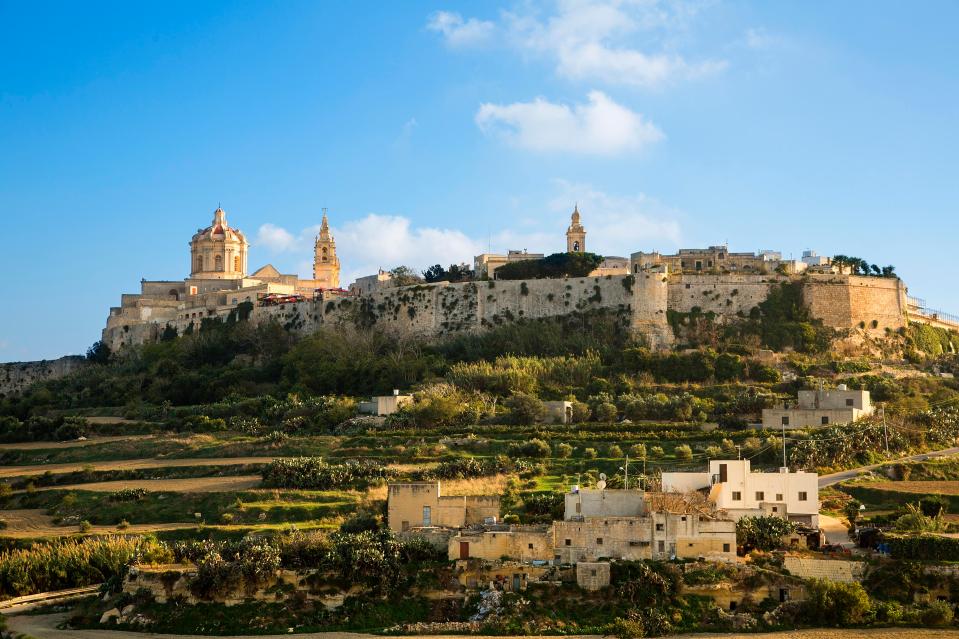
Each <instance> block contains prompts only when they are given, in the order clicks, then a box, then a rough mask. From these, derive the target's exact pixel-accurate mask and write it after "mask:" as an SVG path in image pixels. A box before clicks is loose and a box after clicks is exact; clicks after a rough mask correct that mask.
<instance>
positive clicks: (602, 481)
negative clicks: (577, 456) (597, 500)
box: [596, 479, 606, 490]
mask: <svg viewBox="0 0 959 639" xmlns="http://www.w3.org/2000/svg"><path fill="white" fill-rule="evenodd" d="M596 488H597V489H599V490H606V480H605V479H600V480H599V481H598V482H596Z"/></svg>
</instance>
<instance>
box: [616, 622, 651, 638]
mask: <svg viewBox="0 0 959 639" xmlns="http://www.w3.org/2000/svg"><path fill="white" fill-rule="evenodd" d="M606 634H607V635H612V636H614V637H616V638H617V639H636V638H637V637H645V636H646V628H644V627H643V622H642V621H640V620H639V619H636V618H629V619H624V618H623V617H616V618H615V619H613V622H612V623H611V624H609V626H607V628H606Z"/></svg>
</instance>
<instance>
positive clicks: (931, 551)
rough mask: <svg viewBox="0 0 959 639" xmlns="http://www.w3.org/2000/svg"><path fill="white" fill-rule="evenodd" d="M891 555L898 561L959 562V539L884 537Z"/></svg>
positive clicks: (918, 536) (922, 536) (887, 535)
mask: <svg viewBox="0 0 959 639" xmlns="http://www.w3.org/2000/svg"><path fill="white" fill-rule="evenodd" d="M883 542H885V543H886V544H888V545H889V553H890V554H891V555H892V556H893V557H894V558H896V559H909V560H918V561H959V539H954V538H952V537H941V536H939V535H910V536H903V535H893V534H889V533H886V534H884V535H883Z"/></svg>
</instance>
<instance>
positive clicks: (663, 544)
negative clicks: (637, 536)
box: [659, 541, 666, 552]
mask: <svg viewBox="0 0 959 639" xmlns="http://www.w3.org/2000/svg"><path fill="white" fill-rule="evenodd" d="M659 552H666V542H665V541H661V542H659Z"/></svg>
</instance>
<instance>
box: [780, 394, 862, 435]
mask: <svg viewBox="0 0 959 639" xmlns="http://www.w3.org/2000/svg"><path fill="white" fill-rule="evenodd" d="M874 411H875V408H874V407H873V405H872V402H871V401H870V400H869V391H867V390H849V389H848V388H846V385H845V384H840V385H839V387H838V388H836V389H835V390H822V389H820V390H801V391H799V393H798V397H797V402H796V405H795V406H790V405H788V404H787V405H785V406H783V407H782V408H764V409H763V428H769V429H772V428H777V429H779V428H787V429H794V428H822V427H823V426H829V425H830V424H848V423H851V422H854V421H857V420H859V419H862V418H863V417H868V416H869V415H872V414H873V412H874Z"/></svg>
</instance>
